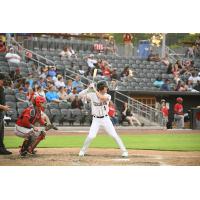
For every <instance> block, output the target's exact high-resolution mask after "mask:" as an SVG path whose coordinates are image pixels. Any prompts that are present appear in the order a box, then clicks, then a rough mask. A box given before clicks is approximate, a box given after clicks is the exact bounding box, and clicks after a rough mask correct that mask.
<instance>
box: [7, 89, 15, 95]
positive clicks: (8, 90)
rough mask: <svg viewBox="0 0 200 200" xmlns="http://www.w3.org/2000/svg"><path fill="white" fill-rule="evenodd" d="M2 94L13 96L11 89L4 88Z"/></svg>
mask: <svg viewBox="0 0 200 200" xmlns="http://www.w3.org/2000/svg"><path fill="white" fill-rule="evenodd" d="M4 92H5V94H6V95H14V94H15V92H14V90H13V89H11V88H5V89H4Z"/></svg>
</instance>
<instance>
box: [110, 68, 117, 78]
mask: <svg viewBox="0 0 200 200" xmlns="http://www.w3.org/2000/svg"><path fill="white" fill-rule="evenodd" d="M110 78H111V80H112V79H116V80H118V74H117V68H114V69H113V70H112V71H111V75H110Z"/></svg>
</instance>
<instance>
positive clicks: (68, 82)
mask: <svg viewBox="0 0 200 200" xmlns="http://www.w3.org/2000/svg"><path fill="white" fill-rule="evenodd" d="M66 90H67V94H70V93H71V92H72V80H71V79H69V80H67V85H66Z"/></svg>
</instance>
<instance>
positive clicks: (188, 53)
mask: <svg viewBox="0 0 200 200" xmlns="http://www.w3.org/2000/svg"><path fill="white" fill-rule="evenodd" d="M194 48H195V47H194V46H192V47H188V49H187V50H186V55H185V56H186V57H188V58H193V59H194Z"/></svg>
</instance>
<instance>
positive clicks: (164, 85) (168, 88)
mask: <svg viewBox="0 0 200 200" xmlns="http://www.w3.org/2000/svg"><path fill="white" fill-rule="evenodd" d="M169 83H170V81H169V79H165V82H164V83H163V84H162V85H161V87H160V90H161V91H170V87H169Z"/></svg>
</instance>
